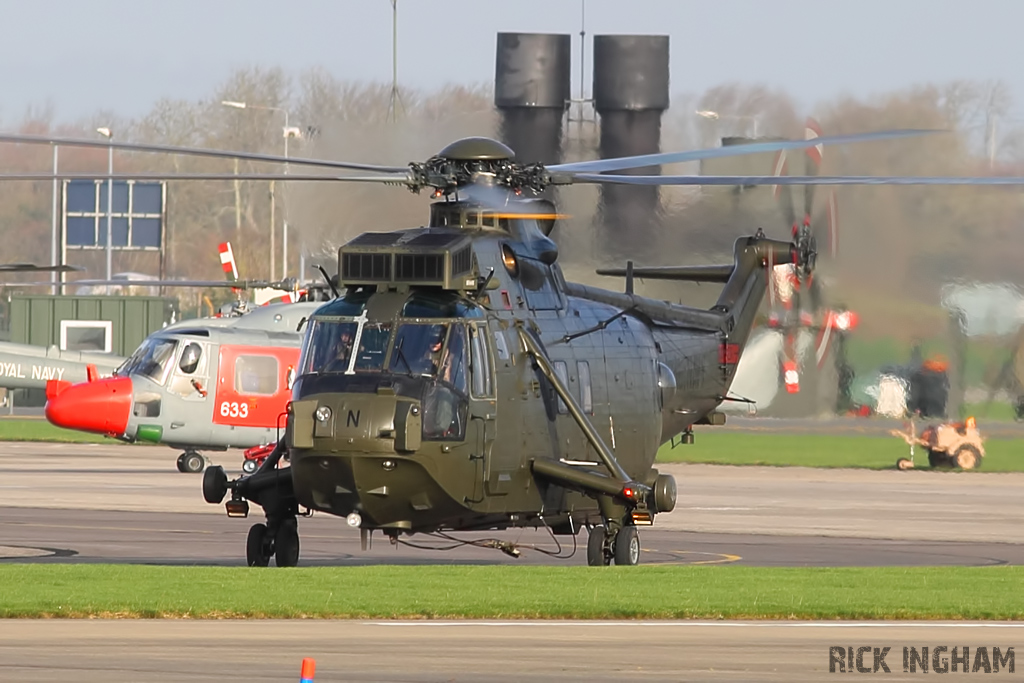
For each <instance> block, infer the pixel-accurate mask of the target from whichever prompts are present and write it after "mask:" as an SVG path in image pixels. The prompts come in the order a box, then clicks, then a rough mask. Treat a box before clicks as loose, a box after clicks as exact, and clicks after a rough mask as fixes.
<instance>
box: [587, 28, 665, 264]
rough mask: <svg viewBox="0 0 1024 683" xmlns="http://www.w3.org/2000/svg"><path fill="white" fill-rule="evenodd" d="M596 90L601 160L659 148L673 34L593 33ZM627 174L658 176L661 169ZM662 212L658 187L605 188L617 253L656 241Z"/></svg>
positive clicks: (608, 237)
mask: <svg viewBox="0 0 1024 683" xmlns="http://www.w3.org/2000/svg"><path fill="white" fill-rule="evenodd" d="M593 93H594V108H595V109H596V110H597V113H598V115H600V117H601V143H600V156H601V157H602V158H609V157H623V156H635V155H639V154H655V153H657V152H660V151H661V115H662V113H663V112H664V111H665V110H666V109H668V105H669V54H668V36H607V35H606V36H594V90H593ZM622 173H623V174H633V175H653V174H657V173H658V167H656V166H655V167H648V168H638V169H633V170H631V171H623V172H622ZM657 214H658V188H657V186H650V187H647V186H644V187H639V186H629V185H602V186H601V216H602V223H603V226H602V228H603V231H604V235H605V245H606V246H607V248H608V249H610V250H611V251H612V252H613V253H616V254H631V253H636V246H637V245H644V246H649V245H652V244H654V235H655V227H656V225H657Z"/></svg>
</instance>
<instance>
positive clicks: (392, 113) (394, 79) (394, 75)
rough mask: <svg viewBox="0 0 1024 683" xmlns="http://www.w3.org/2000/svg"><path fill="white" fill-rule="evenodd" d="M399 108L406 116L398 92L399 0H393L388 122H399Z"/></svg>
mask: <svg viewBox="0 0 1024 683" xmlns="http://www.w3.org/2000/svg"><path fill="white" fill-rule="evenodd" d="M399 107H401V109H402V113H403V114H404V113H405V105H404V104H402V95H401V93H400V92H398V0H391V97H390V99H389V100H388V118H387V120H388V121H390V122H392V123H394V122H396V121H398V108H399Z"/></svg>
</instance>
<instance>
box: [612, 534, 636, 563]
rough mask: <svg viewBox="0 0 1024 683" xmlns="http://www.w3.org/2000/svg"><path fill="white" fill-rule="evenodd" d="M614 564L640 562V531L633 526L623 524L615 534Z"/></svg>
mask: <svg viewBox="0 0 1024 683" xmlns="http://www.w3.org/2000/svg"><path fill="white" fill-rule="evenodd" d="M615 564H618V565H627V566H630V567H635V566H636V565H638V564H640V533H639V532H638V531H637V530H636V527H635V526H624V527H622V528H621V529H619V533H617V534H615Z"/></svg>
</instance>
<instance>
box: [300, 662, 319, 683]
mask: <svg viewBox="0 0 1024 683" xmlns="http://www.w3.org/2000/svg"><path fill="white" fill-rule="evenodd" d="M315 673H316V660H315V659H312V658H310V657H306V658H305V659H303V660H302V677H301V678H300V679H299V683H313V675H314V674H315Z"/></svg>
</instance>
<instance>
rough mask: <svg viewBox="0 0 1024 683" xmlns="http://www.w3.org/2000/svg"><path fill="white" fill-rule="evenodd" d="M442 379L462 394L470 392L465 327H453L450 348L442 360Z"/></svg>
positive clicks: (446, 350) (449, 340)
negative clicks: (467, 381) (467, 374)
mask: <svg viewBox="0 0 1024 683" xmlns="http://www.w3.org/2000/svg"><path fill="white" fill-rule="evenodd" d="M440 377H441V379H442V380H443V381H445V382H448V383H449V384H451V385H452V386H453V387H455V388H456V389H457V390H458V391H460V392H461V393H463V394H465V393H466V392H467V391H468V387H467V386H466V328H465V327H464V326H463V325H453V326H452V330H451V334H450V335H449V337H448V346H447V347H446V348H445V351H444V358H442V359H441V372H440Z"/></svg>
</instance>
